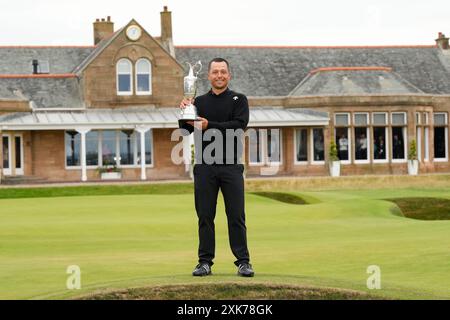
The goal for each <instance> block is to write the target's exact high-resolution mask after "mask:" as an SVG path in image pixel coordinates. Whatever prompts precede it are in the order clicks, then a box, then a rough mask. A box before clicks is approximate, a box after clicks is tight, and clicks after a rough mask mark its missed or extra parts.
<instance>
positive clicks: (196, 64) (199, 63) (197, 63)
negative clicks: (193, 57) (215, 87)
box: [194, 60, 203, 77]
mask: <svg viewBox="0 0 450 320" xmlns="http://www.w3.org/2000/svg"><path fill="white" fill-rule="evenodd" d="M196 66H199V68H198V70H197V72H195V76H196V77H197V76H198V74H199V73H200V71H202V68H203V65H202V62H201V60H198V61H197V62H196V63H195V65H194V68H195V67H196Z"/></svg>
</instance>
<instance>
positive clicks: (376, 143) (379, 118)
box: [372, 112, 388, 162]
mask: <svg viewBox="0 0 450 320" xmlns="http://www.w3.org/2000/svg"><path fill="white" fill-rule="evenodd" d="M372 117H373V118H372V124H373V143H372V147H373V159H374V162H385V161H387V159H388V156H387V150H388V149H387V114H386V113H385V112H374V113H373V114H372Z"/></svg>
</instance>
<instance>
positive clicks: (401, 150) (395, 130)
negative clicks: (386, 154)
mask: <svg viewBox="0 0 450 320" xmlns="http://www.w3.org/2000/svg"><path fill="white" fill-rule="evenodd" d="M392 159H405V137H404V136H403V127H392Z"/></svg>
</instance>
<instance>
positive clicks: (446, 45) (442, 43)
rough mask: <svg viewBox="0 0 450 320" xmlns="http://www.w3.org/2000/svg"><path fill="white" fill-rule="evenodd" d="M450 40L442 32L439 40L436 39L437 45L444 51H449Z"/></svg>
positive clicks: (439, 34)
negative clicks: (449, 41)
mask: <svg viewBox="0 0 450 320" xmlns="http://www.w3.org/2000/svg"><path fill="white" fill-rule="evenodd" d="M448 40H449V39H448V38H446V37H445V34H443V33H442V32H439V33H438V38H437V39H436V45H437V46H438V47H439V48H441V49H442V50H448V48H449V43H448Z"/></svg>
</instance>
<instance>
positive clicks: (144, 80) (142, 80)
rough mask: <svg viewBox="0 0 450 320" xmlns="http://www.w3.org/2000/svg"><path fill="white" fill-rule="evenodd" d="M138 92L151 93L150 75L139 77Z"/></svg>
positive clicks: (139, 75) (140, 75)
mask: <svg viewBox="0 0 450 320" xmlns="http://www.w3.org/2000/svg"><path fill="white" fill-rule="evenodd" d="M137 91H140V92H149V91H150V75H148V74H138V75H137Z"/></svg>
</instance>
